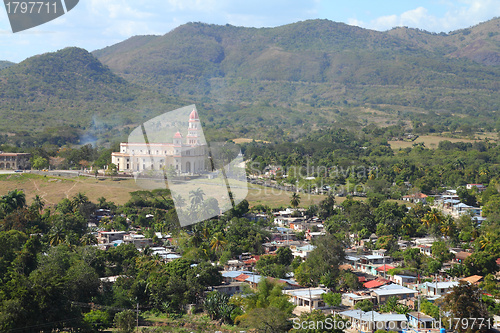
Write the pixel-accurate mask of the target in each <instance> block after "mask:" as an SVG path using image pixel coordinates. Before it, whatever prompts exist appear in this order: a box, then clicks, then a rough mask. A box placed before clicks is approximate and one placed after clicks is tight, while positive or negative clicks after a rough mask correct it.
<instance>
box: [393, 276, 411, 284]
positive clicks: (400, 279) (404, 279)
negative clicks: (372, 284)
mask: <svg viewBox="0 0 500 333" xmlns="http://www.w3.org/2000/svg"><path fill="white" fill-rule="evenodd" d="M392 279H393V281H394V282H395V283H397V284H399V285H400V286H404V285H405V284H409V283H415V281H416V280H417V278H416V277H415V276H409V275H394V276H393V277H392Z"/></svg>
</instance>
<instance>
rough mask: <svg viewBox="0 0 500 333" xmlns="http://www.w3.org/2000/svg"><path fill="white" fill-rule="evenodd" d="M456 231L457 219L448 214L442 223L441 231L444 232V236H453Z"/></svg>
mask: <svg viewBox="0 0 500 333" xmlns="http://www.w3.org/2000/svg"><path fill="white" fill-rule="evenodd" d="M455 231H456V225H455V221H454V220H453V217H451V216H450V215H448V216H447V217H446V218H445V219H444V220H443V222H442V224H441V233H442V234H443V236H446V237H451V236H453V234H454V233H455Z"/></svg>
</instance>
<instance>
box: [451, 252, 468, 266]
mask: <svg viewBox="0 0 500 333" xmlns="http://www.w3.org/2000/svg"><path fill="white" fill-rule="evenodd" d="M471 255H472V253H470V252H464V251H461V252H458V253H457V254H455V259H453V261H454V262H457V263H459V264H462V263H463V262H464V260H465V259H466V258H468V257H470V256H471Z"/></svg>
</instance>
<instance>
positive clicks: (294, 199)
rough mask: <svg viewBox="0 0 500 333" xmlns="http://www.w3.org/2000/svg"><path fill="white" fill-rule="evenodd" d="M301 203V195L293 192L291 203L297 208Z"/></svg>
mask: <svg viewBox="0 0 500 333" xmlns="http://www.w3.org/2000/svg"><path fill="white" fill-rule="evenodd" d="M299 204H300V195H299V194H298V193H297V192H293V194H292V198H291V199H290V205H291V206H292V207H293V208H297V207H298V206H299Z"/></svg>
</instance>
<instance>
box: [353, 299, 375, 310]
mask: <svg viewBox="0 0 500 333" xmlns="http://www.w3.org/2000/svg"><path fill="white" fill-rule="evenodd" d="M354 308H355V309H359V310H361V311H364V312H368V311H372V310H373V302H372V301H370V300H369V299H364V300H362V301H361V302H358V303H356V305H355V306H354Z"/></svg>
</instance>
